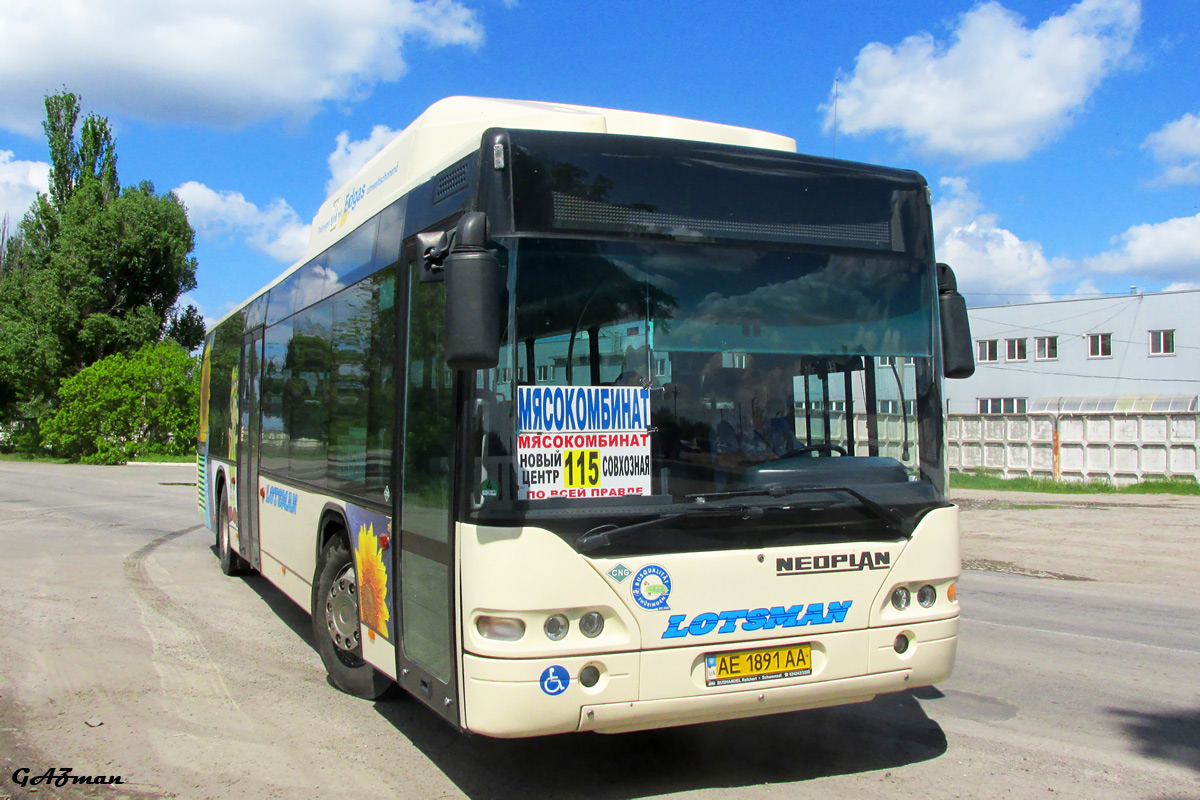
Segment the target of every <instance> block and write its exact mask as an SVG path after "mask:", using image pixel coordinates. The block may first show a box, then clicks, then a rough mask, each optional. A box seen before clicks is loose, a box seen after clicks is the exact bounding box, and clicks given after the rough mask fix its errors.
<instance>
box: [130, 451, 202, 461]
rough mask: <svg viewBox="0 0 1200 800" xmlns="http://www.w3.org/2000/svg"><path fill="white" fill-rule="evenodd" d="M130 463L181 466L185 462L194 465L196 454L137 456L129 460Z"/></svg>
mask: <svg viewBox="0 0 1200 800" xmlns="http://www.w3.org/2000/svg"><path fill="white" fill-rule="evenodd" d="M130 461H133V462H135V463H139V464H183V463H185V462H187V463H191V464H195V463H196V454H195V453H186V454H184V455H181V456H164V455H162V454H159V453H152V454H148V455H144V456H138V457H137V458H133V459H130Z"/></svg>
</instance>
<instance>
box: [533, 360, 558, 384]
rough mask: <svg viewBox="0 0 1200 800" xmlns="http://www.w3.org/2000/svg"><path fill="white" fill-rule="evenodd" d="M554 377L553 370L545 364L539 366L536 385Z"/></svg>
mask: <svg viewBox="0 0 1200 800" xmlns="http://www.w3.org/2000/svg"><path fill="white" fill-rule="evenodd" d="M552 377H554V369H553V368H552V367H550V366H549V365H547V364H541V365H539V366H538V368H537V379H538V383H545V382H546V381H548V380H550V379H551V378H552Z"/></svg>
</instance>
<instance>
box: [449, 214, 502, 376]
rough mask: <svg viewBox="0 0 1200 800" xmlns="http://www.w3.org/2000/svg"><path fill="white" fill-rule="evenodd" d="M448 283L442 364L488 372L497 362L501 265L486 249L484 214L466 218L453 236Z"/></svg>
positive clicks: (460, 222)
mask: <svg viewBox="0 0 1200 800" xmlns="http://www.w3.org/2000/svg"><path fill="white" fill-rule="evenodd" d="M451 240H452V244H451V245H450V252H449V253H448V254H447V255H446V256H445V260H444V262H443V267H442V273H443V275H444V276H445V281H446V364H447V365H448V366H449V367H450V368H451V369H465V370H474V369H491V368H492V367H494V366H496V364H497V363H499V361H500V295H501V288H502V287H501V285H500V262H499V260H498V259H497V258H496V254H495V253H493V252H492V251H491V250H488V248H487V241H488V232H487V215H486V214H484V213H483V212H480V211H472V212H470V213H468V214H464V215H463V217H462V219H461V220H459V223H458V228H457V230H456V231H455V232H454V233H453V234H452V236H451Z"/></svg>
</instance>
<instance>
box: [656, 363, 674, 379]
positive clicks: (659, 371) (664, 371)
mask: <svg viewBox="0 0 1200 800" xmlns="http://www.w3.org/2000/svg"><path fill="white" fill-rule="evenodd" d="M667 366H668V362H667V359H666V358H655V359H654V374H655V376H657V377H659V378H665V377H666V376H667V375H670V374H671V372H670V370H669V369H668V368H667Z"/></svg>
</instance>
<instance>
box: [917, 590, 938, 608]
mask: <svg viewBox="0 0 1200 800" xmlns="http://www.w3.org/2000/svg"><path fill="white" fill-rule="evenodd" d="M917 602H918V603H920V604H921V608H929V607H930V606H931V605H933V604H934V603H936V602H937V589H935V588H933V587H932V586H930V585H929V584H926V585H924V586H922V587H921V588H920V589H919V590H918V591H917Z"/></svg>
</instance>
